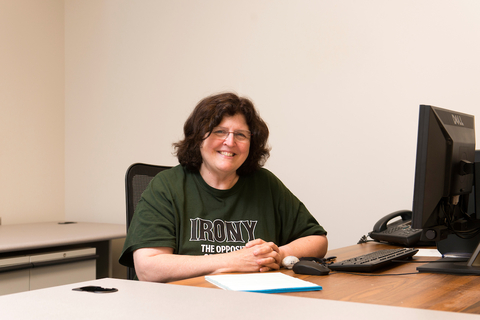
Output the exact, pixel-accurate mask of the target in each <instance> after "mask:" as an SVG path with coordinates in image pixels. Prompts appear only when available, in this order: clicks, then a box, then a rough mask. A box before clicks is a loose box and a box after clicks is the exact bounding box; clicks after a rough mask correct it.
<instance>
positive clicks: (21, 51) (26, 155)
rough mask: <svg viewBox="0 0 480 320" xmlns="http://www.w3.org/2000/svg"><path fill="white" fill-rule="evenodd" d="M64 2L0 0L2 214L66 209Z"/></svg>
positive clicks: (54, 213) (10, 219) (9, 218)
mask: <svg viewBox="0 0 480 320" xmlns="http://www.w3.org/2000/svg"><path fill="white" fill-rule="evenodd" d="M64 61H65V59H64V3H63V1H59V0H42V1H36V0H2V1H0V110H1V115H0V199H1V200H0V203H1V204H0V217H1V219H2V223H3V224H15V223H25V222H38V221H51V220H63V219H64V216H65V188H64V183H65V174H64V168H65V161H64V159H65V157H64V154H65V148H64V142H65V130H64V124H65V119H64V109H65V99H64V74H65V69H64Z"/></svg>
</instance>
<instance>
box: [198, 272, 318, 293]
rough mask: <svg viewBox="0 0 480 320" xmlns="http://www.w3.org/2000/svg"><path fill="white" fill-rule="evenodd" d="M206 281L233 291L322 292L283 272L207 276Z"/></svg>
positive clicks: (308, 283) (312, 285)
mask: <svg viewBox="0 0 480 320" xmlns="http://www.w3.org/2000/svg"><path fill="white" fill-rule="evenodd" d="M205 280H207V281H208V282H210V283H213V284H214V285H216V286H218V287H220V288H222V289H225V290H232V291H246V292H263V293H279V292H297V291H318V290H322V287H321V286H319V285H317V284H314V283H311V282H308V281H305V280H301V279H297V278H294V277H291V276H289V275H286V274H283V273H281V272H269V273H246V274H225V275H214V276H205Z"/></svg>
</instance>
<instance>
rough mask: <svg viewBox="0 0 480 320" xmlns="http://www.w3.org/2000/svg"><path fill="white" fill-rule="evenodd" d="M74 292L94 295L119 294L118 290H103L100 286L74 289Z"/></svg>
mask: <svg viewBox="0 0 480 320" xmlns="http://www.w3.org/2000/svg"><path fill="white" fill-rule="evenodd" d="M72 290H73V291H85V292H93V293H112V292H117V291H118V289H117V288H103V287H99V286H85V287H80V288H74V289H72Z"/></svg>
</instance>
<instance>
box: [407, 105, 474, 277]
mask: <svg viewBox="0 0 480 320" xmlns="http://www.w3.org/2000/svg"><path fill="white" fill-rule="evenodd" d="M474 122H475V119H474V116H472V115H468V114H464V113H460V112H455V111H451V110H446V109H442V108H437V107H433V106H427V105H421V106H420V115H419V125H418V141H417V158H416V168H415V187H414V195H413V210H412V212H413V215H412V228H415V229H422V230H423V231H422V238H421V240H423V241H435V242H436V243H437V247H438V248H439V249H440V248H441V246H440V245H439V244H440V243H442V241H447V240H448V239H447V238H450V237H453V238H455V239H454V240H455V241H453V240H452V241H450V242H452V243H454V244H453V245H449V246H447V247H448V250H449V251H451V252H442V254H453V255H455V254H457V253H462V254H469V255H470V258H469V259H468V261H465V259H464V260H463V261H457V260H452V261H446V260H445V259H443V260H441V261H439V262H433V263H429V264H426V265H424V266H421V267H419V268H417V269H418V270H419V271H421V272H441V273H470V274H480V259H479V261H478V263H479V266H475V264H476V263H477V262H476V258H477V257H473V253H475V252H476V253H475V254H478V251H480V249H479V248H480V246H478V242H479V239H480V238H479V234H480V210H479V209H478V208H479V206H480V203H479V202H480V200H479V196H478V194H479V193H480V190H479V189H480V184H479V183H478V182H477V188H476V189H475V188H474V185H475V183H474V181H475V168H476V167H477V173H479V172H480V169H478V167H479V164H478V162H477V163H476V162H475V123H474ZM477 161H478V160H477ZM478 176H479V174H477V176H476V177H477V178H478ZM477 180H478V179H477ZM475 198H477V199H475ZM475 200H476V201H475ZM469 202H470V208H471V207H472V202H474V203H475V204H474V209H473V210H472V209H470V210H469ZM453 238H452V239H453ZM456 238H459V239H461V241H456ZM445 239H447V240H445ZM471 242H473V243H474V245H473V246H471V244H470V243H471ZM467 243H468V245H467ZM466 247H469V248H468V249H466ZM477 247H478V248H477ZM477 249H478V250H477Z"/></svg>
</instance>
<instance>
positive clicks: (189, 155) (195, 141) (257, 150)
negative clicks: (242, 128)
mask: <svg viewBox="0 0 480 320" xmlns="http://www.w3.org/2000/svg"><path fill="white" fill-rule="evenodd" d="M236 114H242V115H244V117H245V120H246V122H247V125H248V128H249V130H250V132H251V138H250V151H249V154H248V157H247V159H246V160H245V162H244V163H243V164H242V165H241V166H240V167H239V168H238V169H237V174H238V175H245V174H249V173H252V172H254V171H255V170H258V169H259V168H261V167H263V165H264V164H265V162H266V161H267V159H268V157H269V156H270V148H269V147H268V146H267V140H268V134H269V131H268V127H267V124H266V123H265V122H264V121H263V120H262V118H260V116H259V114H258V112H257V111H256V110H255V107H254V106H253V103H252V102H251V101H250V100H249V99H247V98H242V97H239V96H237V95H236V94H234V93H221V94H217V95H212V96H209V97H207V98H205V99H203V100H201V101H200V102H199V103H198V104H197V106H196V107H195V109H194V110H193V112H192V113H191V114H190V116H189V117H188V119H187V121H186V122H185V125H184V126H183V133H184V135H185V138H184V139H183V140H181V141H179V142H177V143H174V144H173V146H174V148H175V153H174V154H176V156H177V158H178V161H179V162H180V164H181V165H183V166H185V167H186V168H187V169H189V170H191V171H198V170H200V166H201V165H202V162H203V159H202V155H201V153H200V146H201V145H202V142H203V140H204V139H205V137H208V136H209V135H210V134H211V133H212V131H213V129H214V128H215V127H216V126H218V125H219V124H220V122H222V120H223V118H224V117H227V116H234V115H236Z"/></svg>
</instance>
